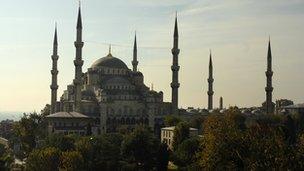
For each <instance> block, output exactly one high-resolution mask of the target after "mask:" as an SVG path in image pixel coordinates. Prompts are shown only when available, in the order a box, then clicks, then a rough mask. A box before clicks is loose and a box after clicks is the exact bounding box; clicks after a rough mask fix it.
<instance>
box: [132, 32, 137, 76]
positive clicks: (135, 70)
mask: <svg viewBox="0 0 304 171" xmlns="http://www.w3.org/2000/svg"><path fill="white" fill-rule="evenodd" d="M132 65H133V71H134V72H137V65H138V61H137V42H136V33H135V38H134V46H133V61H132Z"/></svg>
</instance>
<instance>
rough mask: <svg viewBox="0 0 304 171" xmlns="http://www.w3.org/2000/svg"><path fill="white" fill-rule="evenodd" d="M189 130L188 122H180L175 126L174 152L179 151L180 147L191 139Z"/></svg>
mask: <svg viewBox="0 0 304 171" xmlns="http://www.w3.org/2000/svg"><path fill="white" fill-rule="evenodd" d="M189 128H190V127H189V124H188V123H186V122H180V123H179V124H177V125H176V126H175V129H174V137H173V144H172V146H173V151H175V150H177V148H178V145H179V144H181V143H182V142H183V141H184V140H186V139H188V138H189V137H190V132H189Z"/></svg>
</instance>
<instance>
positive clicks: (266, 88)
mask: <svg viewBox="0 0 304 171" xmlns="http://www.w3.org/2000/svg"><path fill="white" fill-rule="evenodd" d="M265 91H267V92H272V91H273V87H265Z"/></svg>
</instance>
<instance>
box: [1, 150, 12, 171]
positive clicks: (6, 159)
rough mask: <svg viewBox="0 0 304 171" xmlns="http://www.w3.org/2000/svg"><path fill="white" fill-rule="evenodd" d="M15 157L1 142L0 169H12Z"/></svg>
mask: <svg viewBox="0 0 304 171" xmlns="http://www.w3.org/2000/svg"><path fill="white" fill-rule="evenodd" d="M13 161H14V159H13V157H12V155H11V154H10V153H9V151H8V149H7V148H6V146H5V145H3V144H0V170H10V165H11V164H12V163H13Z"/></svg>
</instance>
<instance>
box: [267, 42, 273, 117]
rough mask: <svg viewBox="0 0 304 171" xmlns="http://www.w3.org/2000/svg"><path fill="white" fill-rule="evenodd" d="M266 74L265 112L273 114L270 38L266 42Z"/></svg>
mask: <svg viewBox="0 0 304 171" xmlns="http://www.w3.org/2000/svg"><path fill="white" fill-rule="evenodd" d="M265 74H266V78H267V79H266V87H265V91H266V113H267V114H273V112H274V106H273V102H272V91H273V87H272V75H273V71H272V55H271V46H270V39H269V42H268V54H267V71H266V72H265Z"/></svg>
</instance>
